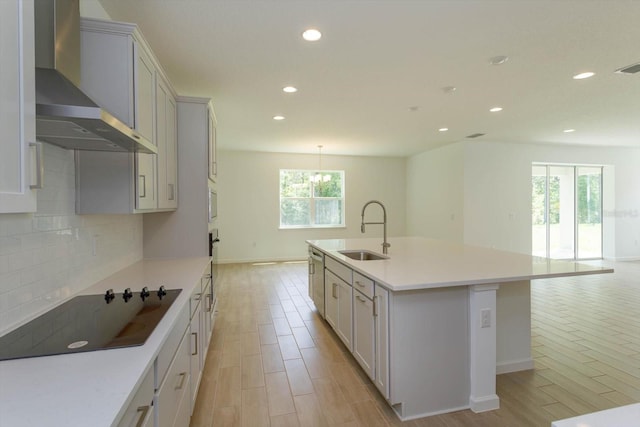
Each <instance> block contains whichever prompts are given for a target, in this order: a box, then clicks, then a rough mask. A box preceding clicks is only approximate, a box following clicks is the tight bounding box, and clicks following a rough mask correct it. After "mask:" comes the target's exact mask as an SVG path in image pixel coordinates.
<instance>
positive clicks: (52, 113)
mask: <svg viewBox="0 0 640 427" xmlns="http://www.w3.org/2000/svg"><path fill="white" fill-rule="evenodd" d="M35 48H36V58H35V59H36V73H35V77H36V138H37V139H38V140H39V141H43V142H48V143H51V144H54V145H57V146H60V147H63V148H68V149H73V150H92V151H125V152H141V153H150V154H156V153H157V148H156V147H155V146H154V145H153V144H152V143H151V142H150V141H148V140H147V139H146V138H144V137H143V136H142V135H140V134H139V133H138V132H136V131H135V130H134V129H131V128H130V127H129V126H127V125H126V124H125V123H123V122H122V121H120V120H119V119H118V118H116V117H114V116H113V115H112V114H110V113H109V112H108V111H105V110H104V109H102V108H100V107H99V106H98V105H96V103H95V102H93V101H92V100H91V99H90V98H89V97H88V96H87V95H85V94H84V93H83V92H82V91H81V90H80V89H79V88H78V86H79V83H80V5H79V0H36V1H35Z"/></svg>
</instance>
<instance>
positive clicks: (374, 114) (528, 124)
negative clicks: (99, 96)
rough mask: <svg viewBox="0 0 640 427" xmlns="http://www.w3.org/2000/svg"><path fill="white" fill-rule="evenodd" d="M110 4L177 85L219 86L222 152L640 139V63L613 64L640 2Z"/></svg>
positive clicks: (375, 150)
mask: <svg viewBox="0 0 640 427" xmlns="http://www.w3.org/2000/svg"><path fill="white" fill-rule="evenodd" d="M100 2H101V4H102V5H103V7H104V8H105V10H106V11H107V12H108V13H109V14H110V15H111V17H112V18H113V19H115V20H119V21H128V22H135V23H137V24H138V25H139V26H140V29H141V30H142V32H143V34H144V35H145V36H146V38H147V39H148V41H149V43H150V44H151V46H152V48H153V50H154V52H155V53H156V55H157V56H158V58H159V60H160V62H161V63H162V64H163V67H164V68H165V70H166V71H167V73H168V75H169V77H170V79H171V81H172V82H173V84H174V86H175V88H176V90H177V91H178V93H180V94H181V95H192V96H205V97H212V98H213V99H214V105H215V110H216V115H217V119H218V124H219V125H218V141H219V142H218V143H219V147H220V148H222V149H233V150H256V151H275V152H296V153H316V152H317V151H318V149H317V145H318V144H322V145H324V148H323V151H322V152H323V153H326V154H352V155H372V156H407V155H412V154H415V153H419V152H422V151H425V150H428V149H430V148H433V147H436V146H439V145H443V144H447V143H451V142H455V141H460V140H462V139H464V138H465V137H466V136H467V135H470V134H473V133H477V132H480V133H485V134H486V136H484V137H481V138H480V139H487V140H492V141H507V142H514V143H519V142H535V143H564V144H578V145H609V146H638V147H640V73H638V74H635V75H622V74H616V73H614V71H615V70H616V69H618V68H620V67H624V66H627V65H631V64H634V63H636V62H640V1H635V0H577V1H572V0H551V1H547V0H535V1H534V0H503V1H491V0H448V1H431V0H412V1H410V0H407V1H405V0H377V1H374V0H208V1H205V0H199V1H197V0H136V1H127V0H100ZM308 27H316V28H318V29H319V30H321V31H322V33H323V38H322V39H321V40H320V41H318V42H316V43H313V44H312V43H309V42H305V41H303V40H302V39H301V37H300V35H301V33H302V31H303V30H304V29H306V28H308ZM497 55H507V56H508V57H509V60H508V61H507V62H506V63H505V64H503V65H499V66H495V65H490V64H489V62H488V61H489V58H491V57H494V56H497ZM587 70H589V71H593V72H595V73H596V75H595V76H594V77H592V78H590V79H586V80H580V81H578V80H573V79H572V76H573V75H574V74H576V73H578V72H582V71H587ZM287 85H294V86H296V87H298V89H299V91H298V92H297V93H295V94H286V93H283V92H282V87H284V86H287ZM446 86H455V87H456V88H457V90H456V91H455V92H454V93H445V91H443V88H444V87H446ZM497 105H499V106H502V107H503V108H504V110H503V111H502V112H499V113H490V112H489V108H491V107H493V106H497ZM410 107H418V109H417V111H410ZM278 114H281V115H284V116H285V117H286V119H285V120H283V121H281V122H276V121H274V120H273V119H272V117H273V116H274V115H278ZM441 127H448V128H449V129H450V130H449V131H448V132H445V133H442V132H438V129H439V128H441ZM567 128H574V129H576V131H575V132H573V133H564V132H563V130H564V129H567Z"/></svg>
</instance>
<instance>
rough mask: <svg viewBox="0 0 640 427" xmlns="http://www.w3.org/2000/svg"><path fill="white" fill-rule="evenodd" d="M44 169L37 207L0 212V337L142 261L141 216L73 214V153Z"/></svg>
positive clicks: (51, 159) (49, 148) (52, 159)
mask: <svg viewBox="0 0 640 427" xmlns="http://www.w3.org/2000/svg"><path fill="white" fill-rule="evenodd" d="M44 167H45V170H44V185H45V186H44V188H43V189H42V190H38V211H37V212H36V213H35V214H0V335H1V334H2V333H3V331H8V330H9V329H12V327H13V326H15V325H17V324H19V323H21V322H23V321H24V320H27V319H29V318H31V317H33V316H34V315H36V314H38V313H40V312H42V311H45V310H47V309H48V308H51V307H52V306H54V305H56V304H57V303H59V302H60V301H62V300H64V299H66V298H67V297H69V296H70V295H73V294H75V293H77V292H79V291H81V290H83V289H85V288H87V287H89V286H91V285H92V284H94V283H95V282H97V281H99V280H102V279H103V278H105V277H107V276H109V275H110V274H112V273H114V272H116V271H118V270H120V269H122V268H124V267H126V266H128V265H130V264H132V263H133V262H136V261H138V260H139V259H141V258H142V216H141V215H82V216H80V215H76V214H75V168H74V160H73V151H70V150H63V149H61V148H58V147H55V146H53V145H49V144H44ZM94 248H95V252H94Z"/></svg>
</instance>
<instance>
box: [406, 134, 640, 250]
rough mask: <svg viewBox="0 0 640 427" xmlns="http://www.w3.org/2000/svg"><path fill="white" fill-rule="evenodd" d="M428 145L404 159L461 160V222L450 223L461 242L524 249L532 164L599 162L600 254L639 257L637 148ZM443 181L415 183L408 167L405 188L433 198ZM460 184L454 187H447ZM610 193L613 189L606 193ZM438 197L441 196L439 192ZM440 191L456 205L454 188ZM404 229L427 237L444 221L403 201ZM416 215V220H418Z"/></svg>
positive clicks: (423, 164)
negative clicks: (601, 203)
mask: <svg viewBox="0 0 640 427" xmlns="http://www.w3.org/2000/svg"><path fill="white" fill-rule="evenodd" d="M454 145H455V146H457V148H453V147H451V146H447V147H444V148H440V149H436V150H432V151H428V152H426V153H422V154H419V155H416V156H413V157H411V158H410V159H409V160H408V165H409V167H408V171H415V170H418V169H421V168H429V167H433V165H434V164H453V166H452V167H453V168H459V167H460V165H463V170H464V171H463V174H464V178H463V179H464V185H463V188H464V190H463V196H462V197H463V200H464V202H463V205H464V206H463V210H464V213H463V216H464V221H463V223H462V224H460V223H455V224H454V225H456V226H457V228H456V230H452V231H451V232H450V235H453V236H456V235H460V233H461V234H462V235H463V236H464V238H463V241H464V242H465V243H469V244H475V245H481V246H486V247H495V248H498V249H504V250H511V251H516V252H522V253H530V250H531V164H532V163H533V162H541V163H563V164H590V165H603V166H605V171H604V184H605V186H604V205H605V206H604V228H605V234H606V241H605V242H604V251H605V253H604V255H605V257H608V258H615V259H618V260H623V259H636V258H640V246H639V245H638V243H640V187H639V186H638V185H637V184H636V183H638V182H640V168H638V167H637V165H638V164H639V162H640V149H636V148H596V147H571V146H560V145H532V144H517V143H498V142H488V141H469V142H460V143H457V144H454ZM448 179H451V176H449V175H447V174H445V172H443V174H442V175H441V179H438V178H437V177H432V179H430V180H426V181H425V180H421V181H419V182H417V178H416V175H415V173H408V178H407V186H408V188H411V189H412V190H411V191H410V192H409V193H408V194H410V197H408V198H409V199H411V198H429V197H433V192H434V191H436V190H434V189H433V188H432V187H433V186H440V185H442V184H441V181H442V180H448ZM456 187H458V186H457V185H453V186H452V189H455V188H456ZM612 193H613V194H612ZM441 195H442V194H441ZM444 195H445V198H444V199H445V200H444V203H445V204H448V205H450V206H457V205H458V203H459V198H460V193H459V192H458V193H456V192H452V193H451V194H449V195H448V196H447V195H446V194H444ZM409 206H410V207H409V208H408V211H407V218H412V220H410V221H408V223H407V233H408V234H417V235H423V236H430V237H439V235H440V234H442V231H441V228H442V224H441V223H439V222H438V221H436V222H434V223H433V224H432V223H429V222H427V221H422V222H420V220H419V219H418V220H416V218H420V217H421V215H424V214H423V212H422V211H421V210H420V209H417V208H416V207H415V205H414V204H412V203H409ZM416 221H417V222H416Z"/></svg>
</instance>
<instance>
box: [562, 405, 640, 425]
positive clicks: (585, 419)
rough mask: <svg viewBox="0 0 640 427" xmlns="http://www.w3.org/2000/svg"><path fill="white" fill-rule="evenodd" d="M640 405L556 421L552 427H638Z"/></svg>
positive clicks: (639, 422)
mask: <svg viewBox="0 0 640 427" xmlns="http://www.w3.org/2000/svg"><path fill="white" fill-rule="evenodd" d="M638 425H640V403H635V404H633V405H626V406H620V407H618V408H613V409H607V410H605V411H599V412H593V413H591V414H586V415H581V416H579V417H573V418H567V419H564V420H560V421H554V422H553V423H552V424H551V427H638Z"/></svg>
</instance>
